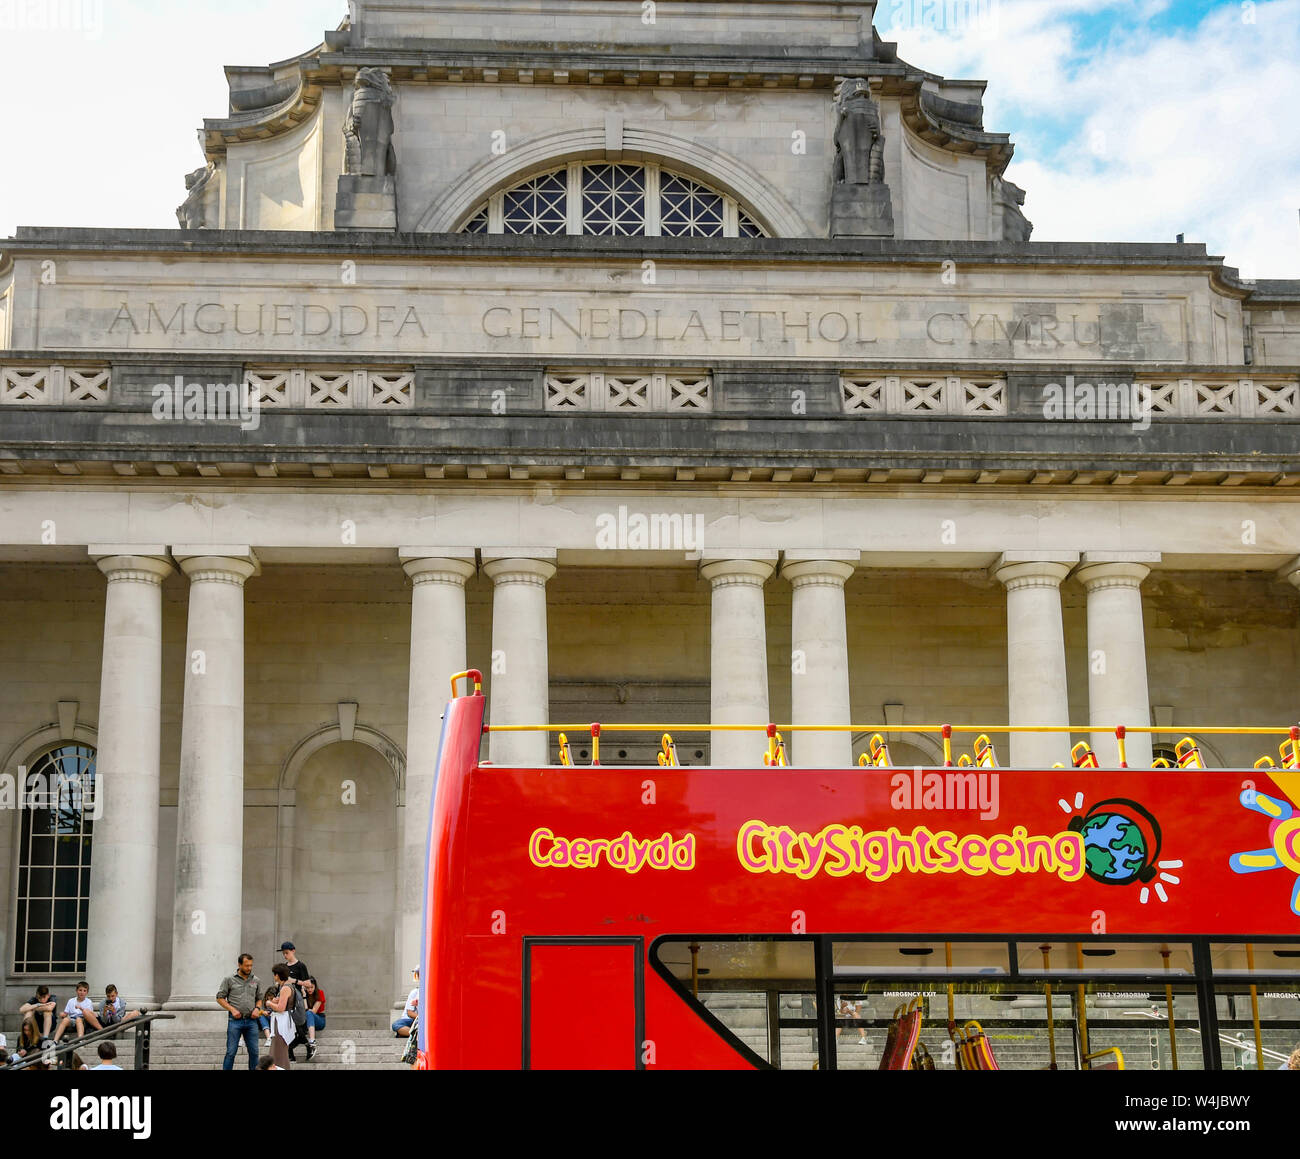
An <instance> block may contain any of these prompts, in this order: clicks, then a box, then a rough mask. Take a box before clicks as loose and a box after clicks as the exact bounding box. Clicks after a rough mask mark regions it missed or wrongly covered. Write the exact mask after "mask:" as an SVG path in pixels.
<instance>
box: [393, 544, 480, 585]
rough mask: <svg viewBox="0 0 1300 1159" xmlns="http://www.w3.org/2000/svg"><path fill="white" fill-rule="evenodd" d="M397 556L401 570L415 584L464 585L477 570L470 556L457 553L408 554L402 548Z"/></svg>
mask: <svg viewBox="0 0 1300 1159" xmlns="http://www.w3.org/2000/svg"><path fill="white" fill-rule="evenodd" d="M398 558H399V559H400V560H401V561H402V570H403V571H405V572H406V574H407V576H408V577H409V578H410V580H411V583H413V584H416V585H419V584H454V585H455V586H457V587H464V586H465V584H466V582H467V581H468V580H470V579H472V578H473V577H474V576H475V575H476V574H477V572H478V568H477V567H476V566H475V564H474V559H473V557H472V556H471V557H470V558H468V559H466V558H464V557H463V556H458V555H414V554H410V555H408V554H407V549H406V548H403V549H402V550H401V552H399V553H398Z"/></svg>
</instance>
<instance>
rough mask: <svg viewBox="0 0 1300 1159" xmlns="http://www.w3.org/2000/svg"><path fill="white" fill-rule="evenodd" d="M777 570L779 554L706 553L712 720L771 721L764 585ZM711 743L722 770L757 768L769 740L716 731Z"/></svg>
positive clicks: (704, 569) (759, 734)
mask: <svg viewBox="0 0 1300 1159" xmlns="http://www.w3.org/2000/svg"><path fill="white" fill-rule="evenodd" d="M775 570H776V553H775V552H771V553H753V554H750V555H745V556H743V557H738V558H717V556H716V555H712V554H711V553H709V552H705V553H704V566H703V567H701V568H700V575H702V576H703V577H704V578H705V579H706V580H708V581H709V583H710V584H712V585H713V613H712V620H711V628H710V635H709V649H710V672H709V681H710V692H709V703H710V714H711V716H712V723H713V724H747V725H757V726H760V727H762V726H765V725H767V724H768V723H770V721H771V710H770V708H769V707H768V699H767V621H766V615H765V611H764V603H763V585H764V584H765V583H767V581H768V580H769V579H771V578H772V573H773V572H774V571H775ZM711 746H712V752H711V758H710V759H711V763H712V764H713V765H714V766H716V767H718V768H758V767H761V766H762V764H763V753H764V751H765V750H766V747H767V738H766V736H765V735H764V733H762V732H714V733H713V734H712V737H711Z"/></svg>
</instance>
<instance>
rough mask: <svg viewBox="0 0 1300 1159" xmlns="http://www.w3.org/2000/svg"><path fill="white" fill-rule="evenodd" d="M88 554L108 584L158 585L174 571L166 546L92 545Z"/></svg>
mask: <svg viewBox="0 0 1300 1159" xmlns="http://www.w3.org/2000/svg"><path fill="white" fill-rule="evenodd" d="M90 557H91V558H92V559H93V560H94V561H95V564H96V565H97V566H98V568H99V570H100V571H102V572H103V573H104V575H105V576H106V577H107V579H108V582H109V583H111V584H115V583H141V584H161V583H162V582H163V580H165V579H166V578H167V577H168V576H169V575H171V574H172V571H173V570H174V569H173V568H172V562H171V560H170V559H168V558H167V549H166V548H164V547H155V546H154V545H152V544H150V545H149V546H148V547H135V548H120V547H99V546H94V547H91V548H90Z"/></svg>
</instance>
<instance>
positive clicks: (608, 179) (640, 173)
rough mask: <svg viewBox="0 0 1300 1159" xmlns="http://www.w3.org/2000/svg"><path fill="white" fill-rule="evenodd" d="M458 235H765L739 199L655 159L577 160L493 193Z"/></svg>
mask: <svg viewBox="0 0 1300 1159" xmlns="http://www.w3.org/2000/svg"><path fill="white" fill-rule="evenodd" d="M460 232H461V233H526V234H542V235H549V236H559V235H561V234H587V235H594V236H597V237H766V236H767V232H766V231H765V230H764V229H763V227H762V226H761V225H759V223H758V221H757V220H756V219H755V218H754V216H753V215H752V214H751V213H749V211H748V210H746V209H745V207H744V206H742V205H741V204H740V203H739V202H738V201H737V200H736V199H735V198H734V197H729V196H728V195H727V194H725V193H719V192H717V190H715V189H710V188H709V187H708V186H707V185H704V184H702V183H701V182H699V181H696V180H694V179H693V178H691V177H685V176H683V175H682V174H680V173H672V172H670V171H669V170H667V169H664V168H662V167H661V166H659V165H658V164H656V163H653V162H650V163H647V164H644V165H643V164H639V163H637V164H621V163H620V164H611V163H608V162H584V161H572V162H570V163H569V164H568V165H565V166H563V167H562V168H559V169H552V170H550V171H548V172H546V173H539V174H536V175H535V176H533V177H530V178H528V179H527V180H526V181H522V182H520V183H519V184H518V185H514V186H511V187H510V188H509V189H503V190H502V191H501V192H499V193H495V194H493V195H492V196H491V197H490V198H488V200H487V201H485V202H483V203H482V204H481V205H479V206H478V208H477V209H475V210H474V212H473V213H472V214H470V216H469V218H468V219H467V220H466V222H465V224H464V225H462V226H461V229H460Z"/></svg>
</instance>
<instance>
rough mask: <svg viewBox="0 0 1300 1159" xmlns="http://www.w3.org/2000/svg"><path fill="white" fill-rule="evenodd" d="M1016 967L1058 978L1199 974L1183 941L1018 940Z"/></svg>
mask: <svg viewBox="0 0 1300 1159" xmlns="http://www.w3.org/2000/svg"><path fill="white" fill-rule="evenodd" d="M1016 967H1017V969H1018V970H1019V972H1020V973H1021V974H1031V975H1037V974H1052V975H1055V976H1056V977H1074V976H1076V975H1078V976H1082V977H1096V976H1097V975H1106V974H1112V975H1114V974H1127V975H1131V976H1133V977H1152V976H1163V975H1165V974H1176V975H1182V976H1184V977H1189V978H1190V977H1194V976H1195V974H1196V968H1195V965H1194V963H1193V960H1192V947H1191V946H1190V945H1188V944H1186V943H1183V942H1055V943H1049V942H1041V941H1029V942H1018V943H1017V944H1016Z"/></svg>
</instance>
